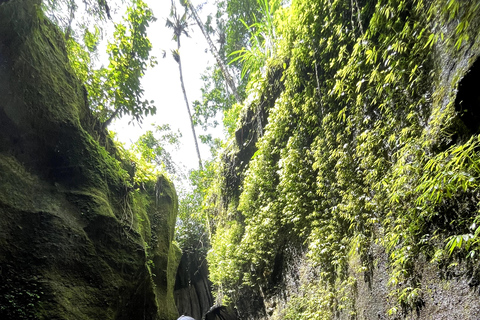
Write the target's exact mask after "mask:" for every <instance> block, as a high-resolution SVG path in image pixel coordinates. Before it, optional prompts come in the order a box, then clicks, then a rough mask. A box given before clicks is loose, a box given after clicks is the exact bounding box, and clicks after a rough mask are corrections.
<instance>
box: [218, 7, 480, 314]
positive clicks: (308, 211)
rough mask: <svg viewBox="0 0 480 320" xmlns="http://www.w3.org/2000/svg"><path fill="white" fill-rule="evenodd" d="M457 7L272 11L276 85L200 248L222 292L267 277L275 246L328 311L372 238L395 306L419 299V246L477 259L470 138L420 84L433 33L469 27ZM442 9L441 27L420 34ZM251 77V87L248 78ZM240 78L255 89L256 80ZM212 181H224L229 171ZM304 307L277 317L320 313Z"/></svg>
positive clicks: (430, 73) (464, 34)
mask: <svg viewBox="0 0 480 320" xmlns="http://www.w3.org/2000/svg"><path fill="white" fill-rule="evenodd" d="M458 3H459V2H457V1H440V2H438V1H437V2H432V3H427V2H424V1H404V0H380V1H374V0H372V1H350V0H348V1H347V0H334V1H326V0H325V1H323V0H320V1H314V2H312V1H302V0H297V1H293V3H292V5H291V6H290V7H289V8H285V9H284V13H283V18H282V19H277V20H275V30H276V37H277V38H278V39H279V41H278V42H277V44H276V45H277V46H278V47H277V48H276V52H277V54H278V55H279V57H280V58H281V59H282V60H283V62H284V64H283V68H284V72H283V77H282V81H283V83H284V88H285V89H284V91H283V92H282V94H281V96H280V98H278V99H277V100H276V101H275V105H274V107H273V108H271V109H270V110H269V111H268V112H269V118H268V124H267V126H266V127H265V128H264V130H263V135H262V136H261V137H260V139H259V141H258V142H257V145H256V147H257V149H258V150H257V152H256V153H255V155H254V157H253V158H252V159H251V160H250V161H249V164H248V169H247V170H246V171H245V172H244V173H243V175H244V180H243V185H242V187H241V189H240V190H239V193H240V196H239V202H238V206H237V204H236V202H235V200H233V201H231V202H230V205H228V204H225V203H224V202H222V201H219V202H218V203H219V211H218V214H220V215H221V218H217V221H218V225H217V226H216V228H217V229H216V230H217V231H216V233H215V234H214V235H213V238H212V246H213V249H212V252H211V253H210V254H209V258H210V261H211V268H212V271H211V273H212V280H213V281H214V283H215V285H217V286H218V287H219V288H222V290H223V291H224V292H225V293H227V294H230V298H231V299H233V300H234V302H235V299H236V298H238V296H236V294H235V292H236V290H237V292H238V288H239V287H242V286H251V287H255V288H259V290H260V291H261V292H264V291H265V290H268V289H271V288H272V286H275V282H274V281H275V280H274V275H275V270H276V268H278V266H276V263H277V262H276V261H277V260H278V258H279V256H281V253H282V252H285V250H286V249H285V248H288V247H297V248H302V245H303V244H306V245H307V246H308V249H307V255H308V257H309V261H310V263H311V264H312V265H314V266H316V267H317V270H319V277H318V279H317V280H318V281H319V283H320V285H319V287H320V288H322V290H321V291H319V294H320V295H321V296H322V298H318V300H319V301H323V299H326V302H325V303H326V305H328V308H332V309H333V310H343V309H345V308H347V309H348V308H350V307H351V305H350V307H348V303H347V304H341V303H334V302H332V301H329V300H328V297H339V295H340V293H339V292H340V289H341V288H350V289H348V290H354V286H353V285H351V286H350V285H348V286H346V285H345V284H346V283H350V280H349V272H350V268H351V264H350V262H351V259H352V257H353V256H359V257H360V258H361V266H360V268H359V269H360V270H363V271H362V272H366V271H368V270H369V268H371V267H372V266H371V261H370V260H369V249H370V246H371V245H372V242H376V243H378V244H380V245H383V246H384V247H385V249H386V251H387V253H388V255H389V258H390V265H391V270H390V271H391V274H390V282H389V283H390V286H391V294H392V296H393V297H395V298H396V299H397V302H398V306H401V307H403V308H407V309H408V308H415V307H416V306H418V305H419V304H421V301H422V294H423V293H422V287H421V284H420V281H419V279H418V278H417V277H416V276H415V273H414V270H413V267H414V262H415V260H416V259H417V258H418V257H419V256H420V255H423V256H425V257H426V258H427V260H432V261H433V262H434V263H438V264H439V265H442V264H446V263H447V262H448V261H450V259H454V258H455V257H459V256H458V254H459V253H460V252H463V255H464V257H465V256H467V257H469V258H470V259H477V258H476V257H477V256H478V254H477V251H478V233H479V231H478V216H479V215H478V212H479V211H478V210H479V208H478V197H479V194H478V191H477V184H478V178H479V175H478V164H479V160H480V159H479V158H478V145H477V144H478V135H477V133H475V134H474V135H473V136H470V137H457V138H456V140H453V139H452V134H451V131H452V130H454V129H453V128H452V123H458V121H460V120H459V119H458V116H457V114H456V112H455V109H454V105H453V97H449V99H451V102H450V103H444V101H443V100H442V99H440V98H435V97H436V95H439V96H441V97H442V98H444V97H445V94H444V93H442V88H436V87H435V86H434V84H433V83H432V82H433V81H432V79H436V80H438V75H437V74H435V71H436V70H437V69H435V67H434V65H433V48H434V46H435V43H434V42H432V39H440V40H438V41H444V42H443V45H444V46H445V47H446V48H448V50H449V52H450V54H451V55H456V54H457V53H456V52H457V50H462V48H465V46H464V45H462V43H464V41H467V40H468V39H470V38H469V37H471V34H472V33H474V32H475V31H474V30H473V28H472V27H471V25H472V23H473V16H475V14H478V13H479V12H478V11H479V9H478V6H476V5H471V3H470V2H469V3H468V4H467V6H466V7H468V10H461V8H460V6H457V4H458ZM471 10H473V11H471ZM438 12H441V13H443V16H442V15H440V17H439V16H438V15H436V13H438ZM452 17H455V19H454V20H455V21H456V22H455V24H457V25H456V26H454V27H453V28H455V30H456V31H455V32H453V33H450V34H449V37H447V36H446V35H443V36H442V35H441V34H440V32H439V34H438V35H437V33H432V31H431V30H432V29H431V26H432V25H434V24H435V23H440V25H441V26H443V25H446V23H447V21H453V20H452ZM465 26H467V27H468V26H470V29H469V30H467V31H465V30H464V29H463V28H464V27H465ZM256 30H261V28H260V26H259V27H257V29H256ZM433 30H442V32H444V29H441V28H438V29H433ZM458 30H461V31H458ZM469 35H470V36H469ZM460 38H461V39H462V40H461V41H460V45H459V44H458V43H459V39H460ZM442 39H443V40H442ZM260 45H261V46H262V45H264V44H263V43H260ZM261 49H263V50H265V48H263V47H261ZM252 54H253V55H255V54H259V55H260V54H262V53H254V52H252ZM268 63H269V64H268V65H267V67H270V68H274V67H276V68H278V62H276V61H269V62H268ZM251 76H252V77H257V78H251V79H250V82H251V83H252V82H255V81H258V79H259V78H260V77H261V75H260V74H255V75H253V74H252V75H251ZM456 81H458V78H457V80H456ZM451 85H452V86H456V85H457V83H453V84H451ZM251 88H252V93H253V94H256V96H260V97H262V94H265V93H266V92H267V88H266V87H265V83H262V82H261V81H260V83H259V85H258V86H251ZM435 90H437V91H435ZM442 94H443V96H442ZM265 98H266V97H265ZM434 98H435V99H434ZM261 103H263V97H262V98H259V99H256V100H255V99H254V100H252V104H253V105H252V106H250V108H252V109H255V108H259V105H260V104H261ZM257 134H259V135H261V132H257ZM231 152H234V151H232V150H231ZM226 165H228V164H226ZM219 183H223V185H222V186H223V188H224V190H228V188H227V184H228V181H223V182H222V181H220V182H219ZM224 197H226V195H224ZM451 212H456V213H457V214H455V215H454V214H452V213H451ZM439 221H444V222H442V223H440V222H439ZM222 235H223V236H222ZM454 253H457V255H454ZM474 261H476V262H475V263H478V260H474ZM343 296H344V297H345V299H350V298H349V297H350V295H349V294H348V293H343ZM332 299H333V298H332ZM308 303H309V302H308V299H306V298H302V297H301V296H299V297H298V299H292V300H291V307H292V308H293V309H292V310H296V311H295V312H297V314H301V316H299V317H294V316H292V315H293V314H294V313H295V312H294V311H292V312H293V313H290V316H288V314H289V313H287V315H286V317H290V318H295V319H306V318H309V317H312V316H314V315H315V314H319V312H320V311H319V310H317V309H315V308H314V307H313V306H309V305H308ZM400 309H401V308H399V307H398V308H397V306H394V307H393V308H392V309H391V313H394V312H396V311H398V310H400ZM347 311H348V310H347ZM350 311H351V309H350ZM310 312H311V313H310Z"/></svg>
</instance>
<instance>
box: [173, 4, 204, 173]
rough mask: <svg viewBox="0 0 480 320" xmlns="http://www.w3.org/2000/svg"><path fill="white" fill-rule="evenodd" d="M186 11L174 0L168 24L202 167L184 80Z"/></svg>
mask: <svg viewBox="0 0 480 320" xmlns="http://www.w3.org/2000/svg"><path fill="white" fill-rule="evenodd" d="M184 8H185V12H184V13H183V14H182V15H180V14H179V13H178V12H177V7H176V6H175V3H174V2H173V0H172V7H171V10H170V17H169V18H168V19H167V22H166V26H167V27H168V28H171V29H172V30H173V40H174V41H176V42H177V49H176V50H172V55H173V59H175V61H176V62H177V63H178V70H179V72H180V85H181V86H182V92H183V98H184V99H185V105H186V106H187V111H188V116H189V118H190V125H191V127H192V133H193V140H194V141H195V148H196V150H197V156H198V164H199V168H200V169H202V168H203V166H202V158H201V157H200V149H199V148H198V141H197V135H196V133H195V125H194V123H193V119H192V113H191V111H190V105H189V103H188V98H187V92H186V90H185V83H184V81H183V71H182V60H181V58H180V46H181V45H180V38H181V36H182V34H183V35H185V36H187V37H189V34H188V20H187V7H184Z"/></svg>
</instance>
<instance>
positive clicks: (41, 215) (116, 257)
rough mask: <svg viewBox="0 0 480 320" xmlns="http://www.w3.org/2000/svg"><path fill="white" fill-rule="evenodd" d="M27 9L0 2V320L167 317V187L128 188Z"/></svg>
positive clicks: (54, 42) (33, 6) (61, 56)
mask: <svg viewBox="0 0 480 320" xmlns="http://www.w3.org/2000/svg"><path fill="white" fill-rule="evenodd" d="M39 5H40V2H39V1H31V0H11V1H2V3H1V4H0V96H1V97H2V98H1V101H0V318H2V319H125V320H127V319H152V320H153V319H158V320H159V319H165V320H169V319H175V318H176V316H177V311H176V309H175V304H174V300H173V287H174V281H175V272H176V269H177V265H178V262H179V259H180V252H179V249H178V248H177V247H176V246H175V245H173V244H172V239H173V232H174V225H175V219H176V210H177V197H176V193H175V190H174V188H173V185H172V183H171V182H170V181H168V179H167V178H165V177H159V178H158V181H157V182H156V183H155V182H152V183H150V184H147V185H145V187H144V188H143V189H142V190H134V189H133V188H131V181H130V180H131V176H130V175H129V174H128V173H127V170H125V169H124V168H126V165H124V164H122V162H121V161H119V160H117V159H115V157H114V156H112V154H114V148H113V147H112V146H111V143H110V145H109V143H108V142H109V139H108V138H106V134H105V133H104V132H101V131H98V130H96V129H95V128H98V127H99V126H98V125H96V123H95V120H94V119H93V118H92V117H91V115H90V112H89V109H88V106H87V105H86V101H87V99H86V96H85V90H84V88H83V87H82V85H81V83H79V82H78V81H77V80H76V79H75V77H74V75H73V73H72V72H71V70H70V68H69V62H68V59H67V55H66V52H65V48H64V42H63V35H62V34H61V33H60V32H58V30H56V28H55V26H53V25H52V24H51V23H50V22H49V21H48V20H47V19H46V18H44V16H43V15H42V13H41V11H40V10H39V7H38V6H39ZM98 140H101V141H103V142H102V143H99V141H98ZM107 149H108V150H110V152H108V151H107Z"/></svg>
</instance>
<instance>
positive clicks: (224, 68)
mask: <svg viewBox="0 0 480 320" xmlns="http://www.w3.org/2000/svg"><path fill="white" fill-rule="evenodd" d="M186 1H187V3H188V7H189V8H190V10H191V12H192V16H193V18H194V19H195V22H196V23H197V25H198V27H199V28H200V30H202V33H203V36H204V37H205V39H206V40H207V43H208V45H209V47H210V51H211V52H212V53H213V56H214V57H215V60H217V64H218V66H219V67H220V70H221V71H222V73H223V76H224V77H225V80H226V81H227V84H228V86H229V87H230V90H232V93H233V95H234V96H235V100H237V102H238V103H240V102H241V100H240V96H239V95H238V92H237V87H236V86H235V82H234V81H233V78H232V76H231V75H230V73H229V72H228V69H227V66H226V65H225V64H224V63H223V60H222V59H221V58H220V55H219V54H218V51H217V48H216V47H215V45H214V44H213V41H212V39H211V38H210V35H209V34H208V32H207V30H205V26H204V25H203V22H202V20H201V19H200V17H199V15H198V14H197V10H195V7H194V6H193V5H192V3H191V2H190V0H186Z"/></svg>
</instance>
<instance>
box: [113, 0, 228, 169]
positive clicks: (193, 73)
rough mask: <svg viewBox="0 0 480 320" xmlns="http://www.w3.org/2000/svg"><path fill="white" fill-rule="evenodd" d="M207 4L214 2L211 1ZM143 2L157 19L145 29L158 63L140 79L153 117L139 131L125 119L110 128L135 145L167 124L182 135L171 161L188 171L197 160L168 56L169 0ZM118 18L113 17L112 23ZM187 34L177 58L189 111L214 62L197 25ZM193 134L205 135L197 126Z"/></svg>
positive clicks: (175, 72) (217, 132)
mask: <svg viewBox="0 0 480 320" xmlns="http://www.w3.org/2000/svg"><path fill="white" fill-rule="evenodd" d="M197 2H198V1H192V4H193V5H197V4H198V3H197ZM210 2H213V1H212V0H210ZM146 3H147V4H148V6H149V7H150V8H151V9H152V10H153V13H154V15H155V17H156V18H157V21H155V22H154V23H153V24H151V25H150V27H149V29H148V37H149V39H150V41H151V42H152V45H153V49H152V51H151V55H153V56H155V57H157V60H158V64H157V65H156V66H155V67H154V68H153V69H150V70H148V71H147V73H146V74H145V76H144V78H143V80H142V85H143V88H144V90H145V98H146V99H148V100H154V101H155V106H156V107H157V113H156V115H154V116H149V117H148V118H145V119H144V121H143V124H142V127H141V128H140V127H139V125H138V124H135V125H134V124H130V125H128V122H129V120H130V119H129V118H128V117H125V118H124V119H120V120H117V121H116V122H114V123H113V125H111V126H110V127H109V129H110V130H113V131H116V132H117V137H118V139H119V140H120V141H122V142H124V143H126V144H127V145H128V144H130V143H131V142H135V141H136V140H137V139H138V137H139V136H140V135H142V134H143V133H144V132H145V131H147V130H150V129H151V128H152V126H151V124H152V123H155V124H157V125H162V124H167V123H168V124H170V127H171V128H172V130H173V131H177V129H180V131H181V133H182V135H183V137H182V140H181V147H180V150H179V151H178V152H176V153H174V154H173V155H172V156H173V157H174V159H173V160H174V161H175V162H176V163H181V164H183V165H185V166H186V167H187V168H188V169H191V168H195V169H196V168H198V159H197V155H196V151H195V145H194V141H193V135H192V130H191V127H190V120H189V117H188V113H187V108H186V106H185V101H184V99H183V93H182V90H181V87H180V77H179V71H178V64H177V63H176V62H175V60H173V58H172V55H171V53H170V50H171V49H174V48H175V49H176V43H175V41H173V40H172V30H171V29H168V28H167V27H165V20H166V18H167V17H168V15H169V13H170V1H168V0H146ZM212 7H213V6H212V5H206V6H204V8H203V10H202V12H200V15H201V16H202V17H203V20H205V16H206V14H207V13H208V12H209V11H210V12H213V11H214V8H212ZM122 14H123V13H122ZM119 18H120V16H119V17H114V20H117V19H119ZM189 34H190V36H191V38H187V37H185V36H182V39H181V43H182V47H181V48H180V55H181V58H182V68H183V77H184V81H185V89H186V91H187V96H188V100H189V103H190V108H191V110H192V108H193V106H192V101H195V100H201V91H200V88H201V87H202V82H201V80H200V75H201V74H202V73H203V71H204V70H205V68H206V67H207V65H213V63H214V61H215V59H214V57H213V55H212V54H211V53H210V52H209V50H207V53H206V52H205V49H207V48H208V45H207V42H206V40H205V39H204V37H203V35H202V33H201V31H200V29H199V28H198V26H197V25H192V26H191V28H190V32H189ZM163 50H166V52H167V56H166V58H165V59H162V55H163V53H162V52H163ZM192 112H193V110H192ZM196 133H197V137H198V135H200V134H206V133H205V132H203V131H202V129H201V128H200V127H197V128H196ZM209 133H212V134H213V135H214V136H215V137H221V135H222V129H220V128H219V129H217V130H215V131H214V132H209ZM199 143H200V142H199ZM200 153H201V156H202V160H204V159H206V158H208V157H209V154H210V151H209V148H208V147H207V146H205V145H200Z"/></svg>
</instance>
